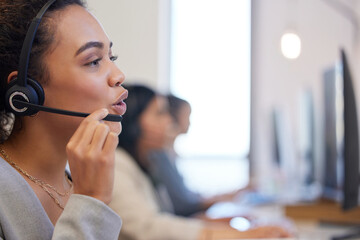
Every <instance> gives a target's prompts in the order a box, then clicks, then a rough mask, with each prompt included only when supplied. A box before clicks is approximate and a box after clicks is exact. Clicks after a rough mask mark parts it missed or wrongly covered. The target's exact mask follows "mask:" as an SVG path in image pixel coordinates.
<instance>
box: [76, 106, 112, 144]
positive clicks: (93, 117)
mask: <svg viewBox="0 0 360 240" xmlns="http://www.w3.org/2000/svg"><path fill="white" fill-rule="evenodd" d="M108 114H109V111H108V110H107V109H106V108H103V109H99V110H97V111H95V112H93V113H91V114H90V115H89V116H87V117H86V118H85V119H84V120H83V121H82V122H81V124H80V126H79V127H78V128H77V129H76V131H75V133H74V134H73V136H72V137H71V139H70V141H72V142H74V143H78V142H79V141H80V140H81V139H82V138H83V134H84V131H85V130H86V129H87V127H88V124H89V123H91V122H93V121H96V122H99V121H100V120H102V119H103V118H105V117H106V116H107V115H108Z"/></svg>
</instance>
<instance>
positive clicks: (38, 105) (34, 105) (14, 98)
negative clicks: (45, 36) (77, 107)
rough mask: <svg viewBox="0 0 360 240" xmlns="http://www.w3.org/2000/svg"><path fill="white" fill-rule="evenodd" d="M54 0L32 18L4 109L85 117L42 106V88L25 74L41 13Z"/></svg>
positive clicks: (110, 116)
mask: <svg viewBox="0 0 360 240" xmlns="http://www.w3.org/2000/svg"><path fill="white" fill-rule="evenodd" d="M55 1H56V0H50V1H48V2H47V3H46V4H45V5H44V6H43V7H42V8H41V10H40V11H39V13H38V14H37V15H36V17H35V18H34V19H33V20H32V22H31V24H30V27H29V29H28V31H27V33H26V36H25V40H24V43H23V46H22V48H21V53H20V60H19V72H18V76H17V78H15V79H13V80H12V81H10V83H9V84H8V86H7V90H6V93H5V103H6V110H7V111H10V112H12V113H14V114H15V115H17V116H30V115H33V114H35V113H37V112H38V111H45V112H51V113H57V114H62V115H69V116H75V117H86V116H88V115H89V113H82V112H73V111H67V110H62V109H56V108H49V107H45V106H43V104H44V99H45V93H44V90H43V88H42V87H41V85H40V83H39V82H37V81H36V80H33V79H31V78H29V77H28V76H27V73H28V67H29V59H30V53H31V48H32V45H33V42H34V38H35V35H36V31H37V29H38V27H39V25H40V22H41V19H42V17H43V15H44V14H45V12H46V11H47V10H48V8H49V7H50V6H51V5H52V4H53V3H54V2H55ZM103 120H107V121H113V122H120V121H121V120H122V116H120V115H115V114H108V115H107V116H106V117H105V118H104V119H103Z"/></svg>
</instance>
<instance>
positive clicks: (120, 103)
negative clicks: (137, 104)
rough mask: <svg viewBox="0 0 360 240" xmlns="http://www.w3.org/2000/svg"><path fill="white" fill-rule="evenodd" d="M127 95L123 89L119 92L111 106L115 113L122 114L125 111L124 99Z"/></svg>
mask: <svg viewBox="0 0 360 240" xmlns="http://www.w3.org/2000/svg"><path fill="white" fill-rule="evenodd" d="M127 97H128V91H125V92H123V93H122V94H121V96H120V97H119V98H118V100H117V101H116V102H115V103H114V104H113V105H112V106H111V108H112V109H113V110H114V111H115V114H118V115H124V114H125V112H126V103H125V102H124V100H125V99H126V98H127Z"/></svg>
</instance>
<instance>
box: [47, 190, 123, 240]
mask: <svg viewBox="0 0 360 240" xmlns="http://www.w3.org/2000/svg"><path fill="white" fill-rule="evenodd" d="M120 228H121V219H120V217H119V216H118V215H117V214H116V213H115V212H114V211H113V210H111V209H110V208H109V207H108V206H107V205H106V204H104V203H103V202H101V201H99V200H97V199H95V198H91V197H88V196H84V195H79V194H72V195H71V197H70V198H69V200H68V202H67V204H66V206H65V209H64V212H63V213H62V214H61V216H60V218H59V219H58V221H57V223H56V225H55V228H54V233H53V237H52V239H54V240H65V239H77V240H85V239H86V240H92V239H114V240H115V239H116V240H117V239H118V237H119V233H120Z"/></svg>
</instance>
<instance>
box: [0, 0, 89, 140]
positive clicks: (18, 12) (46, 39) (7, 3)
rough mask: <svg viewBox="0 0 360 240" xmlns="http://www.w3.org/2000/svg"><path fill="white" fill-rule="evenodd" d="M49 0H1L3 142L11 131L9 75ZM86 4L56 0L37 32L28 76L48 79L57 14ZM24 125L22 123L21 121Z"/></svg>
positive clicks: (0, 121)
mask: <svg viewBox="0 0 360 240" xmlns="http://www.w3.org/2000/svg"><path fill="white" fill-rule="evenodd" d="M47 2H48V0H0V13H1V14H0V143H2V142H4V141H5V140H6V139H7V138H8V137H9V135H10V134H11V126H9V125H11V123H12V122H13V120H14V116H13V114H11V113H9V112H7V111H6V110H5V91H6V88H7V78H8V76H9V74H10V73H11V72H12V71H16V70H18V65H19V58H20V52H21V48H22V44H23V41H24V39H25V35H26V32H27V30H28V28H29V26H30V23H31V21H32V19H33V18H34V17H35V16H36V15H37V13H38V12H39V11H40V9H41V8H42V7H43V6H44V5H45V4H46V3H47ZM74 4H77V5H80V6H82V7H85V3H84V2H83V1H82V0H57V1H56V2H54V3H53V4H52V5H51V7H50V8H49V9H48V10H47V12H46V13H45V15H44V17H43V19H42V21H41V23H40V25H39V28H38V30H37V32H36V36H35V39H34V43H33V47H32V49H31V54H30V61H29V68H28V76H29V77H30V78H32V79H36V80H37V81H38V82H39V83H41V84H46V80H48V79H49V75H48V72H47V70H46V64H45V62H44V61H43V56H44V54H45V53H46V52H47V51H49V49H50V47H51V44H52V43H53V42H54V35H55V32H56V21H54V14H55V13H56V12H58V11H60V10H62V9H64V8H66V7H67V6H69V5H74ZM20 125H21V124H20Z"/></svg>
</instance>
